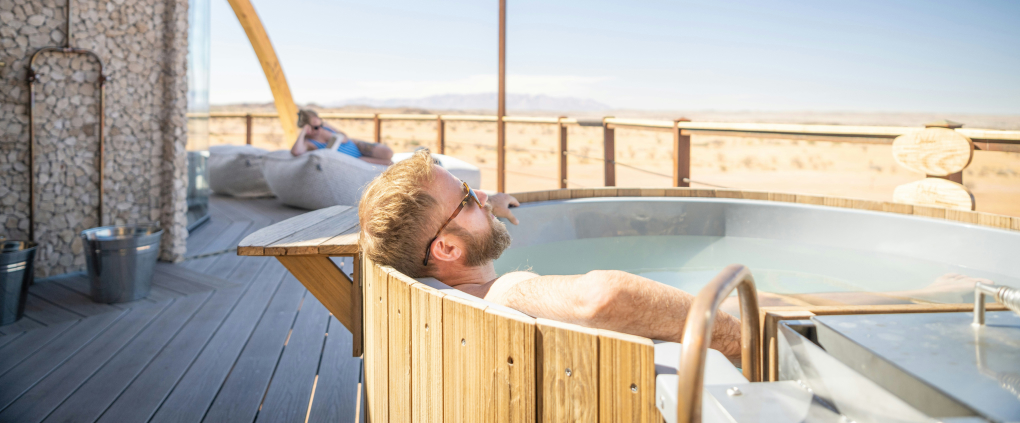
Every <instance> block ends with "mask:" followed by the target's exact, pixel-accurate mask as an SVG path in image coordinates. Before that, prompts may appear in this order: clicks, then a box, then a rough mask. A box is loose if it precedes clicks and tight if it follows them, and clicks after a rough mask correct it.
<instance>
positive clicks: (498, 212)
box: [485, 191, 521, 225]
mask: <svg viewBox="0 0 1020 423" xmlns="http://www.w3.org/2000/svg"><path fill="white" fill-rule="evenodd" d="M485 193H486V194H488V196H489V199H488V201H487V203H489V204H491V205H492V214H493V215H495V216H496V217H503V218H506V219H507V220H509V221H510V223H513V224H514V225H516V224H517V223H518V222H517V218H516V217H514V214H513V213H512V212H511V211H510V208H511V207H517V206H520V205H521V203H519V202H517V199H516V198H514V197H513V196H512V195H510V194H507V193H503V192H493V193H489V192H488V191H486V192H485Z"/></svg>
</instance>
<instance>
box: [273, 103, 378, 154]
mask: <svg viewBox="0 0 1020 423" xmlns="http://www.w3.org/2000/svg"><path fill="white" fill-rule="evenodd" d="M297 126H298V128H301V132H299V133H298V138H297V141H295V142H294V146H293V147H291V148H290V154H293V155H294V156H300V155H302V154H305V153H307V152H309V151H312V150H319V149H324V148H330V149H334V150H337V151H339V152H341V153H344V154H347V155H349V156H352V157H356V158H359V159H361V160H364V161H366V162H369V163H373V164H381V165H387V166H388V165H391V164H393V161H392V160H390V159H391V158H393V150H392V149H390V148H389V147H387V146H386V145H384V144H376V143H374V142H368V141H361V140H354V139H350V138H348V137H347V134H345V133H343V132H340V131H338V130H337V129H336V128H333V127H332V126H329V125H327V124H326V123H325V122H323V121H322V119H320V118H319V114H318V113H315V111H314V110H308V109H302V110H301V111H299V112H298V122H297Z"/></svg>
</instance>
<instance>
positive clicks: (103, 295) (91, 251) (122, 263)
mask: <svg viewBox="0 0 1020 423" xmlns="http://www.w3.org/2000/svg"><path fill="white" fill-rule="evenodd" d="M162 235H163V231H162V230H160V229H159V228H157V227H154V226H104V227H101V228H92V229H86V230H84V231H82V233H81V238H82V241H83V242H84V244H85V263H86V265H87V267H88V273H89V288H90V289H89V290H90V293H91V296H92V301H95V302H97V303H122V302H127V301H134V300H138V299H141V298H144V297H145V296H146V295H149V288H150V287H151V285H152V271H153V269H154V268H155V267H156V259H157V258H158V257H159V241H160V238H162Z"/></svg>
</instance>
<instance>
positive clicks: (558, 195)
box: [549, 189, 570, 200]
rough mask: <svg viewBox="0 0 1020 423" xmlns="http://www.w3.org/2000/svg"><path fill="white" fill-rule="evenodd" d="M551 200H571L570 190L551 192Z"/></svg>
mask: <svg viewBox="0 0 1020 423" xmlns="http://www.w3.org/2000/svg"><path fill="white" fill-rule="evenodd" d="M549 199H550V200H569V199H570V190H568V189H557V190H552V191H549Z"/></svg>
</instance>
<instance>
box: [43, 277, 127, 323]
mask: <svg viewBox="0 0 1020 423" xmlns="http://www.w3.org/2000/svg"><path fill="white" fill-rule="evenodd" d="M28 292H29V293H30V294H32V295H38V296H39V297H42V298H43V299H44V300H46V301H49V302H51V303H53V304H56V305H59V306H61V307H63V308H66V309H68V310H70V311H73V312H75V313H78V314H80V315H82V316H95V315H97V314H103V313H110V312H114V311H122V309H119V308H117V307H114V306H111V305H109V304H100V303H96V302H93V301H92V299H91V298H89V297H88V296H86V295H82V293H80V292H78V291H75V290H73V289H70V288H68V287H66V286H64V285H62V284H60V283H58V282H56V281H49V282H42V283H37V284H35V285H32V288H31V289H29V290H28Z"/></svg>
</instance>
